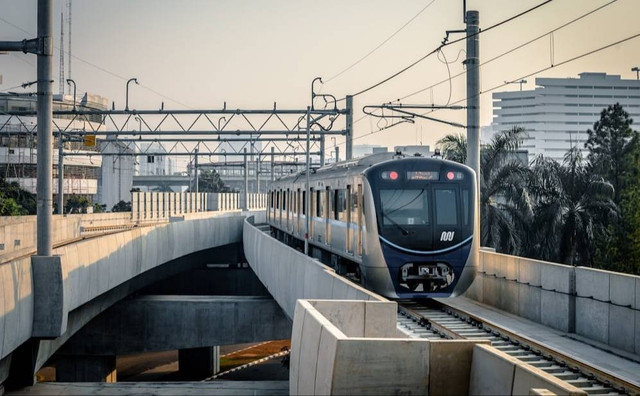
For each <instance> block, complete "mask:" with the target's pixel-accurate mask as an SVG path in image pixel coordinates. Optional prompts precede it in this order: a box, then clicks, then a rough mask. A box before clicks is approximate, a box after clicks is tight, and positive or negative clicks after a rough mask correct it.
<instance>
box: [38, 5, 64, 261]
mask: <svg viewBox="0 0 640 396" xmlns="http://www.w3.org/2000/svg"><path fill="white" fill-rule="evenodd" d="M52 9H53V0H38V42H39V45H40V52H39V53H38V66H37V70H38V101H37V111H38V133H37V137H38V146H37V147H38V165H37V172H38V175H37V187H36V196H37V216H36V221H37V234H38V235H37V238H38V240H37V255H38V256H51V255H52V254H53V237H52V220H53V216H52V213H51V212H52V210H53V189H52V184H53V180H52V179H53V161H52V157H53V154H52V152H51V148H52V147H51V144H52V143H53V142H52V137H53V134H52V124H51V123H52V117H53V103H52V95H51V89H52V86H53V78H52V77H53V73H52V71H53V67H52V63H53V13H52ZM61 137H62V136H61Z"/></svg>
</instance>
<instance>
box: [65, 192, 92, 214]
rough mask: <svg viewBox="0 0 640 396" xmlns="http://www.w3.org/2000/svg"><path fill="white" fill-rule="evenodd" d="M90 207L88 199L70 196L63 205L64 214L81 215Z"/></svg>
mask: <svg viewBox="0 0 640 396" xmlns="http://www.w3.org/2000/svg"><path fill="white" fill-rule="evenodd" d="M90 205H91V202H90V201H89V199H88V198H87V197H85V196H83V195H70V196H69V198H68V199H67V202H66V203H65V204H64V213H67V214H68V213H82V212H84V210H85V209H86V208H87V207H88V206H90Z"/></svg>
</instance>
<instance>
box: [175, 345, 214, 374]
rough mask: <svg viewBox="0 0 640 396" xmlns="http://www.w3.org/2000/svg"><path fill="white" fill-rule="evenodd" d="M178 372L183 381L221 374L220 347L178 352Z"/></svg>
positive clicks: (189, 349)
mask: <svg viewBox="0 0 640 396" xmlns="http://www.w3.org/2000/svg"><path fill="white" fill-rule="evenodd" d="M178 370H179V371H180V376H181V377H182V378H183V379H202V378H204V377H210V376H212V375H215V374H218V373H219V372H220V347H219V346H212V347H204V348H188V349H180V350H179V351H178Z"/></svg>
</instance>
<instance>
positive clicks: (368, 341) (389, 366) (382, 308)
mask: <svg viewBox="0 0 640 396" xmlns="http://www.w3.org/2000/svg"><path fill="white" fill-rule="evenodd" d="M396 310H397V306H396V303H394V302H373V301H326V300H325V301H312V300H311V301H307V300H299V301H298V302H297V305H296V309H295V317H294V322H293V332H292V338H291V360H290V364H291V366H290V367H291V371H290V375H289V390H290V393H291V394H294V395H295V394H307V395H311V394H323V395H326V394H339V395H340V394H356V395H358V394H389V395H390V394H468V393H469V388H468V386H469V373H470V370H471V360H472V353H473V347H474V346H475V345H477V344H479V343H488V342H487V341H468V340H442V341H431V342H430V341H427V340H423V339H406V338H394V336H395V334H396V332H395V329H396V320H397V319H396Z"/></svg>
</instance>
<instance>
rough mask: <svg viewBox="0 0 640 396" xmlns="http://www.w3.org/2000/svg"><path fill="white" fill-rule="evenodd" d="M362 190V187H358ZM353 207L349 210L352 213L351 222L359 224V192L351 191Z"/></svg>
mask: <svg viewBox="0 0 640 396" xmlns="http://www.w3.org/2000/svg"><path fill="white" fill-rule="evenodd" d="M358 188H360V186H358ZM350 203H351V207H350V208H349V210H350V211H351V222H352V223H358V190H357V189H355V190H354V189H352V190H351V202H350Z"/></svg>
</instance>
